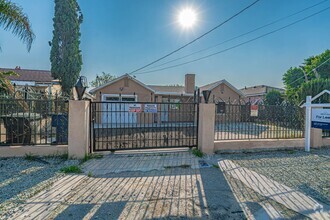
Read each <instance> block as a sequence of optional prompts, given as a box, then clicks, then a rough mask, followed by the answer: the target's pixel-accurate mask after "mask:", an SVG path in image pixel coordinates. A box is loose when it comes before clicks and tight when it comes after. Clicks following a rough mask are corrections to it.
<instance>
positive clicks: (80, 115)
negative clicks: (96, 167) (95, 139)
mask: <svg viewBox="0 0 330 220" xmlns="http://www.w3.org/2000/svg"><path fill="white" fill-rule="evenodd" d="M89 113H90V102H89V101H86V100H80V101H76V100H70V101H69V138H68V139H69V143H68V153H69V157H73V158H77V159H82V158H84V157H85V155H86V154H88V148H89V136H90V130H89V129H90V123H89Z"/></svg>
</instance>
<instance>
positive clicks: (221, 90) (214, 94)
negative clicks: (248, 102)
mask: <svg viewBox="0 0 330 220" xmlns="http://www.w3.org/2000/svg"><path fill="white" fill-rule="evenodd" d="M239 99H240V95H239V94H238V93H237V92H235V91H234V90H232V89H231V88H230V87H228V86H227V85H226V84H224V83H222V84H220V85H218V86H217V87H215V88H214V89H212V91H211V95H210V99H209V102H210V103H216V102H219V101H222V100H223V101H225V102H227V101H229V100H230V102H231V103H232V102H234V101H235V100H236V103H238V101H239ZM202 102H204V98H202Z"/></svg>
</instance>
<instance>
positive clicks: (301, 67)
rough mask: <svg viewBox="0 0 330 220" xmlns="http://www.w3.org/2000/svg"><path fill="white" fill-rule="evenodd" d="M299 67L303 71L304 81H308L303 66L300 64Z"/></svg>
mask: <svg viewBox="0 0 330 220" xmlns="http://www.w3.org/2000/svg"><path fill="white" fill-rule="evenodd" d="M300 69H301V70H302V71H303V73H304V76H305V82H308V77H307V73H306V71H305V70H304V67H303V66H300Z"/></svg>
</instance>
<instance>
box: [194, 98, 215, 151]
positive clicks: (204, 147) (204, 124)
mask: <svg viewBox="0 0 330 220" xmlns="http://www.w3.org/2000/svg"><path fill="white" fill-rule="evenodd" d="M198 120H199V121H198V148H199V149H200V150H201V151H202V152H203V153H205V154H213V153H214V124H215V104H213V103H209V104H205V103H201V104H199V119H198Z"/></svg>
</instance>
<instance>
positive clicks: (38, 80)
mask: <svg viewBox="0 0 330 220" xmlns="http://www.w3.org/2000/svg"><path fill="white" fill-rule="evenodd" d="M9 71H12V72H15V73H17V75H18V76H8V77H7V79H9V80H10V82H11V84H13V85H14V86H15V88H16V89H17V90H20V89H24V88H25V87H28V88H29V92H30V93H45V94H49V93H50V92H51V93H52V94H53V95H54V94H56V93H57V94H59V93H60V92H61V86H60V84H59V80H56V79H54V78H53V77H52V75H51V72H50V71H48V70H30V69H21V67H19V66H17V67H16V68H14V69H10V68H0V72H9Z"/></svg>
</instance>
